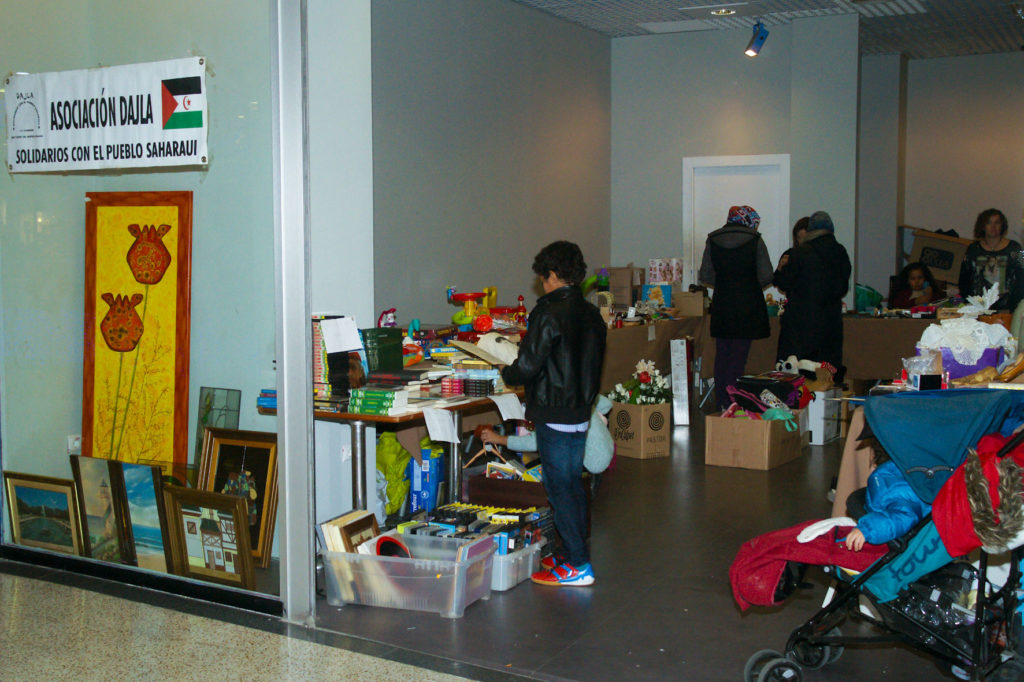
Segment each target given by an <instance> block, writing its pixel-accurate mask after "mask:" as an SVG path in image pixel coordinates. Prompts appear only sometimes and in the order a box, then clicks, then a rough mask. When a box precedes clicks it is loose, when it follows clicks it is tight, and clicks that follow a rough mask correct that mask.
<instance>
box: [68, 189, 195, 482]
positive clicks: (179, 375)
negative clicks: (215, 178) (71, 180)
mask: <svg viewBox="0 0 1024 682" xmlns="http://www.w3.org/2000/svg"><path fill="white" fill-rule="evenodd" d="M86 199H87V201H86V212H85V213H86V221H85V353H84V356H85V357H84V379H83V390H82V454H83V455H85V456H87V457H88V456H94V457H103V458H105V459H110V460H118V461H122V462H132V463H138V462H142V461H149V462H157V463H159V464H160V466H162V467H163V468H164V473H166V474H168V475H175V474H176V473H177V474H179V475H180V474H182V473H183V470H184V467H185V465H186V463H187V459H188V452H187V449H188V379H189V316H190V310H191V258H192V193H191V192H89V193H87V194H86ZM175 468H179V469H182V471H179V472H176V471H175Z"/></svg>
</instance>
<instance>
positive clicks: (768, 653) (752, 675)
mask: <svg viewBox="0 0 1024 682" xmlns="http://www.w3.org/2000/svg"><path fill="white" fill-rule="evenodd" d="M776 658H782V654H781V653H779V652H778V651H775V649H761V650H760V651H758V652H757V653H755V654H753V655H752V656H751V657H750V658H748V659H747V665H746V666H744V668H743V682H757V681H758V680H763V679H764V678H763V677H761V669H762V668H764V666H765V664H767V663H768V662H769V661H772V660H774V659H776Z"/></svg>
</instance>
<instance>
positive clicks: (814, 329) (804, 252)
mask: <svg viewBox="0 0 1024 682" xmlns="http://www.w3.org/2000/svg"><path fill="white" fill-rule="evenodd" d="M850 271H851V267H850V257H849V255H848V254H847V253H846V249H845V248H844V247H843V245H842V244H840V243H839V242H837V241H836V236H835V227H834V226H833V224H832V218H831V217H830V216H829V214H828V213H825V212H824V211H817V212H815V213H814V214H812V215H811V219H810V222H809V223H808V225H807V234H806V235H804V238H803V241H801V242H800V245H799V246H797V247H796V248H794V249H792V250H791V251H790V252H789V254H788V255H786V256H783V257H782V258H781V259H780V260H779V268H778V270H776V271H775V277H774V279H773V280H772V281H773V282H774V284H775V286H777V287H778V288H779V289H781V290H782V291H785V292H786V307H785V310H784V311H783V313H782V317H781V318H780V320H779V322H780V325H781V329H780V331H779V349H778V356H777V357H778V359H780V360H785V359H786V358H788V357H789V356H790V355H795V356H796V357H797V359H798V360H813V361H816V362H827V363H829V364H830V365H832V367H834V368H835V370H836V372H837V374H836V381H842V378H843V376H842V375H843V296H845V295H846V292H847V291H849V289H850Z"/></svg>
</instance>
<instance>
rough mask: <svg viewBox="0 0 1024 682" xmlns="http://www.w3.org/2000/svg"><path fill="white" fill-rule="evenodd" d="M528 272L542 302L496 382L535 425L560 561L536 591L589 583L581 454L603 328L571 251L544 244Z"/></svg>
mask: <svg viewBox="0 0 1024 682" xmlns="http://www.w3.org/2000/svg"><path fill="white" fill-rule="evenodd" d="M533 271H534V272H535V273H537V276H538V277H540V278H541V284H542V286H543V288H544V296H541V297H540V298H539V299H538V300H537V305H536V307H535V308H534V309H533V311H532V312H531V313H530V318H529V321H528V323H527V332H526V335H525V336H524V337H523V341H522V343H521V344H520V347H519V357H518V359H517V360H516V361H515V362H513V363H512V364H511V365H509V366H507V367H504V368H502V372H501V376H502V379H504V381H505V383H506V384H508V385H510V386H523V387H525V389H526V391H525V396H526V418H527V419H529V420H530V421H532V422H533V423H534V425H535V427H536V434H537V446H538V450H539V452H540V458H541V463H542V464H543V466H544V477H543V480H544V489H545V491H546V492H547V495H548V502H549V503H550V504H551V508H552V511H553V513H554V518H555V528H556V529H557V530H558V534H559V535H561V537H562V542H563V547H564V551H565V554H566V556H565V557H564V561H555V562H549V563H548V564H546V566H545V569H546V570H542V571H539V572H538V573H535V574H533V576H532V579H533V581H534V582H536V583H539V584H542V585H553V586H566V585H575V586H583V585H592V584H593V583H594V571H593V569H592V568H591V566H590V553H589V549H588V548H587V540H586V529H587V525H586V524H587V521H586V519H587V497H586V492H585V491H584V489H583V479H582V476H583V449H584V443H585V442H586V438H587V425H588V423H589V421H590V412H591V409H592V407H593V404H594V400H595V398H596V397H597V391H598V385H599V383H600V378H601V363H602V362H603V359H604V347H605V332H606V329H607V327H606V326H605V323H604V320H603V319H602V318H601V314H600V313H599V312H598V310H597V308H596V307H595V306H594V305H592V304H591V303H588V302H587V301H586V300H584V298H583V293H582V292H581V291H580V288H579V283H580V282H581V281H583V278H584V277H585V276H586V273H587V264H586V262H585V261H584V260H583V253H582V252H581V251H580V248H579V246H577V245H576V244H574V243H572V242H567V241H557V242H553V243H551V244H548V245H547V246H545V247H544V248H543V249H541V251H540V253H538V254H537V256H536V258H535V259H534V261H533ZM560 559H561V557H560Z"/></svg>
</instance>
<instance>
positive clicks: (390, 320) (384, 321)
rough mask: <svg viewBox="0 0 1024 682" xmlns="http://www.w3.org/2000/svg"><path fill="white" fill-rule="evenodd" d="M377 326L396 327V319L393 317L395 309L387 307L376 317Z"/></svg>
mask: <svg viewBox="0 0 1024 682" xmlns="http://www.w3.org/2000/svg"><path fill="white" fill-rule="evenodd" d="M377 326H378V327H397V326H398V321H397V320H396V319H395V309H394V308H388V309H387V310H385V311H384V312H382V313H381V314H380V316H379V317H377Z"/></svg>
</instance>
